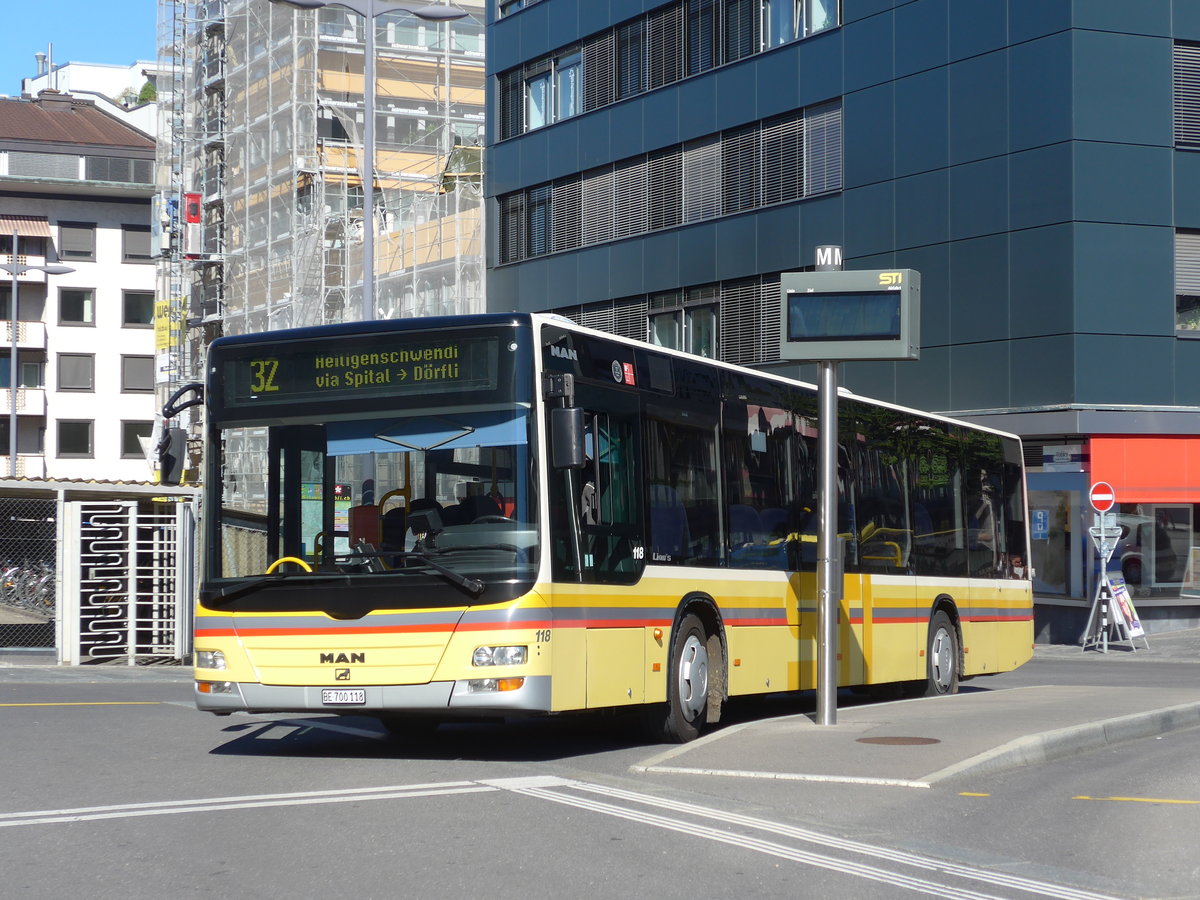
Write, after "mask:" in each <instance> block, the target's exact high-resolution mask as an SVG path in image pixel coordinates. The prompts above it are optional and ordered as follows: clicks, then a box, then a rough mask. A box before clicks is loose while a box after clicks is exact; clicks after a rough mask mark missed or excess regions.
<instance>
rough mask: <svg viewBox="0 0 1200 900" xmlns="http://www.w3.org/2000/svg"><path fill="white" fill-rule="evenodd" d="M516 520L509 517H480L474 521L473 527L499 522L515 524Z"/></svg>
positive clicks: (472, 522)
mask: <svg viewBox="0 0 1200 900" xmlns="http://www.w3.org/2000/svg"><path fill="white" fill-rule="evenodd" d="M515 521H516V519H510V518H509V517H508V516H494V515H493V516H480V517H479V518H478V519H472V520H471V524H472V525H492V524H495V523H498V522H515Z"/></svg>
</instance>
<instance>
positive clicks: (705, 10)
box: [687, 0, 720, 75]
mask: <svg viewBox="0 0 1200 900" xmlns="http://www.w3.org/2000/svg"><path fill="white" fill-rule="evenodd" d="M717 10H718V4H717V0H692V2H690V3H689V4H688V7H687V74H689V75H699V74H700V73H701V72H707V71H708V70H709V69H711V68H712V67H713V66H715V65H717V48H718V47H719V44H718V42H717V33H718V23H719V22H720V18H719V16H718V12H717Z"/></svg>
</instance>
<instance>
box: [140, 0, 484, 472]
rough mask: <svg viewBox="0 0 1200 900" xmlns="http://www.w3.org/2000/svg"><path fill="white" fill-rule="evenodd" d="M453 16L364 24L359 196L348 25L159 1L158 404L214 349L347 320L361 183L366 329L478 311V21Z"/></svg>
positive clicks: (357, 77) (357, 256) (344, 19)
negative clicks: (379, 321)
mask: <svg viewBox="0 0 1200 900" xmlns="http://www.w3.org/2000/svg"><path fill="white" fill-rule="evenodd" d="M380 6H381V8H384V7H385V4H382V3H381V4H380ZM457 6H458V7H459V8H460V9H462V10H464V11H465V12H466V13H467V16H466V17H465V18H463V19H461V20H457V21H454V22H425V21H422V20H419V19H417V18H415V17H413V16H412V15H409V14H407V13H402V12H387V13H384V14H382V15H379V16H377V17H376V19H375V23H374V25H375V28H376V40H375V44H376V57H377V59H376V84H375V109H376V128H375V133H376V141H375V172H374V173H372V175H373V177H364V174H363V173H362V171H361V169H360V159H361V152H360V151H361V146H362V143H361V142H362V131H363V122H364V117H363V89H364V84H363V81H364V79H363V62H364V54H363V45H364V35H365V32H364V31H363V29H364V27H366V25H365V23H364V20H363V18H362V17H360V16H358V15H356V14H354V13H352V12H350V11H348V10H346V9H345V8H343V7H338V6H330V7H326V8H323V9H319V10H315V11H312V10H310V11H302V10H296V9H293V8H291V7H287V6H282V5H277V4H274V3H271V2H269V0H159V62H160V65H161V66H162V68H163V72H164V74H163V77H162V80H163V83H164V84H165V86H166V90H165V91H163V90H161V89H160V101H161V115H162V116H163V120H162V123H161V125H162V128H161V129H160V139H159V140H160V144H159V154H158V160H159V170H158V175H159V180H158V185H159V188H160V191H161V197H162V200H161V203H160V210H161V213H160V218H161V226H162V227H161V230H162V234H163V241H162V245H161V252H162V254H163V255H162V258H161V262H160V277H159V284H160V293H159V302H160V305H161V304H164V303H166V304H169V306H170V311H171V321H172V328H171V329H169V331H170V333H169V334H166V335H165V336H164V337H163V341H162V342H165V343H166V344H167V346H166V347H162V346H160V348H159V354H160V365H159V371H160V386H161V387H162V389H163V390H164V392H165V393H170V391H172V390H174V389H175V388H176V387H178V386H180V385H181V384H184V383H186V382H188V381H193V380H202V373H203V371H204V359H205V350H206V348H207V346H208V344H209V343H210V342H211V341H212V340H213V339H214V338H216V337H219V336H221V335H228V334H244V333H249V332H259V331H272V330H277V329H280V328H289V327H298V326H307V325H320V324H325V323H332V322H342V321H352V320H355V319H359V318H362V317H363V314H364V313H363V306H364V304H363V303H362V271H363V254H362V246H363V244H362V236H363V227H364V223H363V221H362V218H363V213H362V205H363V204H362V198H363V185H364V184H373V186H374V191H375V195H374V196H375V204H374V207H375V216H374V218H375V222H374V223H371V227H373V228H374V229H375V234H376V240H375V251H376V258H375V260H374V271H375V298H374V299H375V302H374V304H373V314H374V315H373V317H374V318H400V317H410V316H426V315H443V314H447V315H449V314H463V313H471V312H481V311H483V309H484V299H483V284H484V245H483V240H482V230H483V203H482V188H481V184H480V169H481V165H480V162H481V149H480V148H481V147H482V144H483V134H482V130H483V121H484V66H483V30H484V29H483V21H484V8H483V2H482V0H474V2H472V0H467V2H460V3H458V4H457ZM162 308H163V309H164V310H165V307H162ZM160 330H161V331H164V332H167V331H168V329H163V328H162V327H161V322H160ZM160 343H161V342H160ZM193 462H195V458H194V456H193Z"/></svg>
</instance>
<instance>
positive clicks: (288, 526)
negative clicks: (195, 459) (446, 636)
mask: <svg viewBox="0 0 1200 900" xmlns="http://www.w3.org/2000/svg"><path fill="white" fill-rule="evenodd" d="M528 428H529V415H528V410H527V409H526V408H525V407H523V406H519V405H513V406H507V407H504V408H499V409H497V408H490V409H488V408H484V409H481V408H473V407H467V406H464V407H462V408H460V409H455V408H453V407H451V408H448V409H444V410H442V411H439V412H438V413H436V414H433V413H429V412H422V413H418V414H411V415H401V414H397V413H396V412H395V411H394V410H391V411H389V412H388V413H387V414H385V415H375V416H369V417H367V416H364V417H361V418H353V419H344V420H338V421H333V422H329V423H327V424H312V423H304V422H296V423H295V424H288V423H286V422H285V423H283V424H274V423H273V424H269V425H267V424H264V425H261V426H260V425H255V424H253V423H246V422H239V423H238V424H237V425H236V426H234V427H228V428H224V429H222V430H221V431H220V432H219V440H220V448H219V451H218V452H219V453H220V458H221V459H223V460H225V465H224V467H223V471H222V473H221V474H222V478H221V485H222V487H221V504H220V508H219V509H218V510H215V511H214V512H215V514H216V516H217V519H218V523H219V524H218V529H219V531H218V544H217V550H218V555H217V558H216V559H213V560H211V561H210V565H209V571H210V574H211V575H212V576H213V577H215V578H247V577H253V576H260V575H266V574H270V573H272V572H275V571H281V572H284V573H285V574H286V573H288V572H298V571H305V572H307V571H310V570H311V571H312V572H314V573H321V572H326V573H338V574H351V575H363V576H372V577H381V576H387V575H404V574H412V573H416V572H429V571H431V570H432V571H435V572H436V571H437V570H439V569H443V568H444V569H448V570H450V571H451V572H457V573H461V574H468V575H472V576H476V577H480V578H495V579H511V578H520V579H527V578H529V577H532V573H533V571H534V569H535V568H536V564H537V556H538V539H537V528H536V522H535V506H534V502H533V489H532V479H531V474H532V465H531V460H530V457H529V451H528V447H529V434H528ZM280 560H282V561H283V562H282V563H278V561H280ZM277 563H278V564H277ZM276 564H277V565H276ZM273 565H275V568H272V566H273Z"/></svg>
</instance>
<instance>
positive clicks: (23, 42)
mask: <svg viewBox="0 0 1200 900" xmlns="http://www.w3.org/2000/svg"><path fill="white" fill-rule="evenodd" d="M0 7H2V8H3V9H4V12H5V16H4V24H3V26H2V27H0V94H8V95H9V96H12V97H16V96H19V95H20V93H21V79H22V78H31V77H33V76H34V75H36V74H37V63H36V62H35V60H34V56H33V55H34V54H35V53H37V52H38V51H41V52H43V53H47V52H50V51H49V50H48V46H49V45H51V44H52V45H53V52H52V53H51V55H52V56H53V58H54V62H55V64H56V65H57V64H59V63H65V62H88V63H113V64H116V65H122V66H128V65H132V64H133V63H134V62H135V61H137V60H139V59H147V60H153V59H157V57H158V47H157V43H158V41H157V30H158V0H0Z"/></svg>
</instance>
